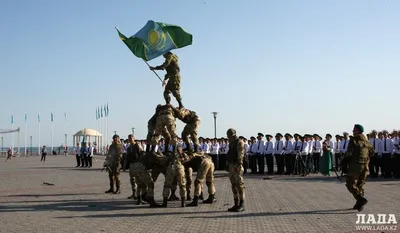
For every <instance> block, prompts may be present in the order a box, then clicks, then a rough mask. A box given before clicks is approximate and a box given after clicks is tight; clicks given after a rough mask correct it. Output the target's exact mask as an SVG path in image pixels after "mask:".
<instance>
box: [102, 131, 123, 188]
mask: <svg viewBox="0 0 400 233" xmlns="http://www.w3.org/2000/svg"><path fill="white" fill-rule="evenodd" d="M121 159H122V144H121V142H120V140H119V136H118V135H114V136H113V143H112V144H111V146H110V149H109V150H108V154H107V156H106V161H105V162H104V163H106V164H107V165H108V167H109V168H110V169H109V170H108V178H109V179H110V189H109V190H107V191H106V193H114V194H119V193H121V190H120V185H121V181H120V179H119V175H120V170H121ZM114 183H115V185H116V188H117V189H116V190H115V191H114Z"/></svg>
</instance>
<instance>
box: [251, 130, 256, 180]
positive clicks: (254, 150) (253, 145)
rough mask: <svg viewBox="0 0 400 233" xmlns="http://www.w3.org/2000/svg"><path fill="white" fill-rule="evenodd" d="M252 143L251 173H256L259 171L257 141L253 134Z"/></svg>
mask: <svg viewBox="0 0 400 233" xmlns="http://www.w3.org/2000/svg"><path fill="white" fill-rule="evenodd" d="M250 140H251V145H250V153H249V168H250V170H251V172H250V174H255V173H256V172H257V159H256V156H257V142H256V138H255V137H253V136H251V137H250Z"/></svg>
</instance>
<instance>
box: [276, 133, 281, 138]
mask: <svg viewBox="0 0 400 233" xmlns="http://www.w3.org/2000/svg"><path fill="white" fill-rule="evenodd" d="M275 137H282V138H283V135H282V134H281V133H277V134H276V135H275Z"/></svg>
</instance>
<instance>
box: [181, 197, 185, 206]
mask: <svg viewBox="0 0 400 233" xmlns="http://www.w3.org/2000/svg"><path fill="white" fill-rule="evenodd" d="M181 207H185V199H183V198H182V199H181Z"/></svg>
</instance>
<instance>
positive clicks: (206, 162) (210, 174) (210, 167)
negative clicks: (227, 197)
mask: <svg viewBox="0 0 400 233" xmlns="http://www.w3.org/2000/svg"><path fill="white" fill-rule="evenodd" d="M204 179H205V180H206V185H207V188H208V194H209V195H214V194H215V186H214V163H213V162H212V160H211V159H210V158H204V159H203V161H201V164H200V167H199V169H198V170H197V175H196V179H195V180H194V196H197V197H198V196H199V195H200V193H201V190H202V183H203V181H204Z"/></svg>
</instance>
